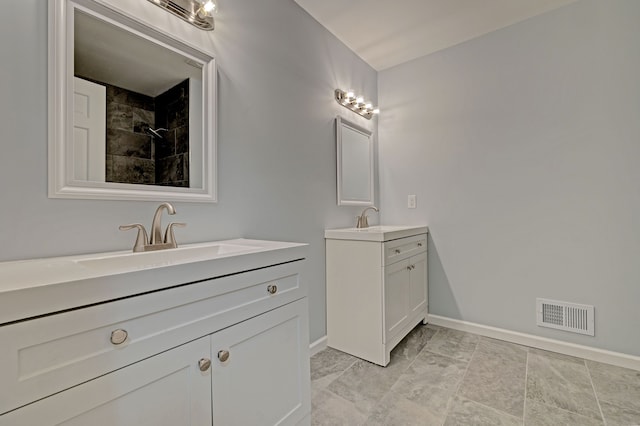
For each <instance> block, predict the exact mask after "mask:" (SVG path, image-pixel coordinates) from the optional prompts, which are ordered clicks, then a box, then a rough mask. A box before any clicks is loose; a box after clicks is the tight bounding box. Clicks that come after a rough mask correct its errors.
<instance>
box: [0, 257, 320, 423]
mask: <svg viewBox="0 0 640 426" xmlns="http://www.w3.org/2000/svg"><path fill="white" fill-rule="evenodd" d="M274 256H275V257H274ZM267 257H269V256H267ZM272 257H274V259H275V260H278V261H277V263H275V264H273V265H270V266H262V267H257V268H251V269H250V270H247V271H239V272H237V273H231V274H224V275H223V276H220V277H214V278H210V279H206V280H198V281H196V282H185V283H176V285H175V286H172V287H169V288H163V289H158V290H157V291H152V292H148V293H143V294H136V295H131V296H128V297H123V298H118V299H115V300H108V301H104V302H99V303H96V304H92V305H87V306H80V307H77V308H73V309H69V310H66V311H62V312H56V313H51V314H45V315H42V316H39V317H32V318H26V319H24V320H18V321H13V322H9V323H5V324H4V325H0V341H2V342H3V344H2V345H0V360H2V362H1V363H0V426H9V425H10V426H19V425H25V426H26V425H29V426H31V425H39V426H40V425H43V426H44V425H92V426H95V425H104V426H107V425H108V426H114V425H115V426H118V425H136V426H145V425H148V426H152V425H153V426H163V425H166V426H175V425H212V424H215V425H235V424H237V425H260V426H261V425H275V424H279V425H297V424H308V423H309V422H310V417H309V416H310V411H311V406H310V376H309V346H308V345H309V332H308V306H307V297H306V296H307V288H306V286H305V285H304V282H303V281H301V280H300V275H299V272H300V268H301V264H302V262H303V259H301V258H299V257H297V256H296V255H294V256H293V257H292V258H290V259H289V260H288V261H285V262H281V261H282V260H285V259H287V258H288V257H287V256H284V255H280V256H279V257H278V256H277V255H273V256H272ZM276 258H277V259H276ZM268 262H272V260H269V261H268ZM259 264H260V262H254V265H255V266H257V265H259ZM0 266H1V265H0ZM161 272H162V271H161ZM166 272H167V271H164V273H165V274H166ZM127 277H128V275H127V274H124V275H123V276H122V279H123V280H127Z"/></svg>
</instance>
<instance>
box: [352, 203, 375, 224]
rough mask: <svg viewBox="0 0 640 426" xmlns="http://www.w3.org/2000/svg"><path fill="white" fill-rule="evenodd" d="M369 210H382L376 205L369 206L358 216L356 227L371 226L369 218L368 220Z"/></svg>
mask: <svg viewBox="0 0 640 426" xmlns="http://www.w3.org/2000/svg"><path fill="white" fill-rule="evenodd" d="M367 210H375V211H376V212H379V211H380V210H378V208H377V207H376V206H371V207H367V208H366V209H364V210H362V213H361V214H360V216H356V219H357V220H358V222H357V223H356V228H368V227H369V220H368V216H367V215H366V213H367Z"/></svg>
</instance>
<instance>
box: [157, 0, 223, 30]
mask: <svg viewBox="0 0 640 426" xmlns="http://www.w3.org/2000/svg"><path fill="white" fill-rule="evenodd" d="M149 1H150V2H151V3H153V4H155V5H156V6H158V7H161V8H163V9H164V10H166V11H168V12H171V13H173V14H174V15H176V16H177V17H178V18H180V19H183V20H185V21H187V22H188V23H190V24H191V25H193V26H194V27H196V28H200V29H201V30H205V31H212V30H213V28H214V22H213V13H215V11H216V9H217V6H216V3H215V1H214V0H149Z"/></svg>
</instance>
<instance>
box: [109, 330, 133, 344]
mask: <svg viewBox="0 0 640 426" xmlns="http://www.w3.org/2000/svg"><path fill="white" fill-rule="evenodd" d="M127 337H129V333H127V330H123V329H121V328H119V329H117V330H113V331H112V332H111V343H113V344H114V345H121V344H123V343H124V342H125V340H127Z"/></svg>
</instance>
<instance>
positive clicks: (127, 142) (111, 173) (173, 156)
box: [93, 79, 189, 187]
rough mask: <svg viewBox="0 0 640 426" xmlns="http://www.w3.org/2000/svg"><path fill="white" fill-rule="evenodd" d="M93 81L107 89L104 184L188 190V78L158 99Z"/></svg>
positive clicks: (157, 97)
mask: <svg viewBox="0 0 640 426" xmlns="http://www.w3.org/2000/svg"><path fill="white" fill-rule="evenodd" d="M93 82H94V83H97V84H101V85H103V86H105V87H106V103H107V105H106V115H107V116H106V133H107V134H106V159H105V161H106V170H105V172H106V173H105V177H106V179H105V180H106V181H107V182H118V183H132V184H146V185H164V186H180V187H189V79H186V80H184V81H182V82H181V83H178V84H177V85H175V86H174V87H172V88H170V89H168V90H167V91H165V92H164V93H162V94H160V95H158V96H156V97H155V98H154V97H151V96H147V95H144V94H141V93H136V92H133V91H130V90H127V89H124V88H121V87H117V86H113V85H110V84H106V83H103V82H97V81H93ZM149 128H152V129H166V130H162V131H159V132H158V133H159V134H160V135H161V136H162V137H161V138H158V137H153V136H151V134H150V133H149V132H148V129H149Z"/></svg>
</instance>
